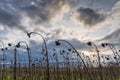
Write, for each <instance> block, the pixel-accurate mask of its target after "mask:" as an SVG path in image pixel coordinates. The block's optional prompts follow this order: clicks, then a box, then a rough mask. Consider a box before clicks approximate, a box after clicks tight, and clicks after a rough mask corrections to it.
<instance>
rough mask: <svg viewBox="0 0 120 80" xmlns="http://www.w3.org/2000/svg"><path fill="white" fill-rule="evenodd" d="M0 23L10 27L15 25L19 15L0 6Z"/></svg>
mask: <svg viewBox="0 0 120 80" xmlns="http://www.w3.org/2000/svg"><path fill="white" fill-rule="evenodd" d="M0 23H1V24H4V25H8V26H10V27H12V26H16V25H18V23H19V15H18V16H17V15H16V14H12V13H9V11H7V10H6V9H4V8H3V7H0Z"/></svg>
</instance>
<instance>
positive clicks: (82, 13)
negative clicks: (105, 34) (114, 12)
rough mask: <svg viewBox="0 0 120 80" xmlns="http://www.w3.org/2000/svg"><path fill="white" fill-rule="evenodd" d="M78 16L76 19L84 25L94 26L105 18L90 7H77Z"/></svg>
mask: <svg viewBox="0 0 120 80" xmlns="http://www.w3.org/2000/svg"><path fill="white" fill-rule="evenodd" d="M77 13H78V17H77V19H78V20H79V21H80V22H82V23H83V24H85V25H88V26H90V27H91V26H94V25H96V24H98V23H101V22H102V21H104V20H105V19H106V16H105V15H104V14H100V13H97V12H96V11H94V10H93V9H91V8H83V7H81V8H79V9H77Z"/></svg>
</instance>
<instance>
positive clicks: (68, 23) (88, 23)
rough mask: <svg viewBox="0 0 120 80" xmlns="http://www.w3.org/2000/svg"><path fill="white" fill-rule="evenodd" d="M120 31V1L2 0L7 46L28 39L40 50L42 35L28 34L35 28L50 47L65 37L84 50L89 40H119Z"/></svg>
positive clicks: (0, 30)
mask: <svg viewBox="0 0 120 80" xmlns="http://www.w3.org/2000/svg"><path fill="white" fill-rule="evenodd" d="M119 30H120V0H0V40H2V41H3V42H4V43H5V45H6V46H7V44H8V43H14V44H16V43H17V42H19V41H26V42H27V43H28V44H29V45H30V47H31V48H32V49H33V50H32V51H33V52H34V51H37V50H36V47H37V46H38V45H37V43H42V40H41V38H40V37H39V36H36V35H33V38H32V39H29V38H28V37H27V35H26V33H27V32H31V31H34V32H38V33H40V34H41V35H43V36H44V37H45V39H46V41H47V44H48V46H50V48H51V46H52V48H53V47H54V44H52V41H54V40H57V39H65V40H68V41H70V42H71V43H72V44H74V46H75V47H76V48H78V49H83V50H84V49H85V48H86V45H85V43H86V42H87V41H95V42H96V43H98V42H110V43H119V40H120V36H119ZM31 42H32V43H31ZM78 42H79V44H80V45H79V44H78ZM39 46H40V45H39ZM38 52H39V51H38ZM36 53H37V52H36Z"/></svg>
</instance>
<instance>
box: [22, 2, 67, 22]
mask: <svg viewBox="0 0 120 80" xmlns="http://www.w3.org/2000/svg"><path fill="white" fill-rule="evenodd" d="M34 3H35V5H28V6H25V7H21V10H22V11H23V12H25V13H27V15H28V16H29V17H31V18H32V19H35V20H36V19H37V22H39V23H43V22H46V21H49V20H50V19H51V18H53V17H54V16H55V15H57V14H59V12H60V11H61V8H62V7H63V6H64V5H65V4H69V3H68V1H67V0H41V1H39V2H34Z"/></svg>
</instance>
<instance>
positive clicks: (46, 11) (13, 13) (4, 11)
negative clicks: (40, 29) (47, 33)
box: [0, 0, 77, 31]
mask: <svg viewBox="0 0 120 80" xmlns="http://www.w3.org/2000/svg"><path fill="white" fill-rule="evenodd" d="M75 1H77V0H11V1H6V2H4V1H1V2H0V3H1V4H0V23H1V24H3V25H7V26H8V27H11V28H17V29H21V30H24V31H26V27H25V26H26V25H21V20H22V19H21V18H24V17H22V14H23V13H26V14H27V16H28V17H30V18H31V19H32V20H34V22H33V23H35V24H36V23H38V24H41V25H42V23H48V22H49V21H50V20H51V19H52V18H54V16H56V15H59V12H61V8H62V7H63V6H64V5H69V6H73V4H74V3H75ZM31 3H33V4H31Z"/></svg>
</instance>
